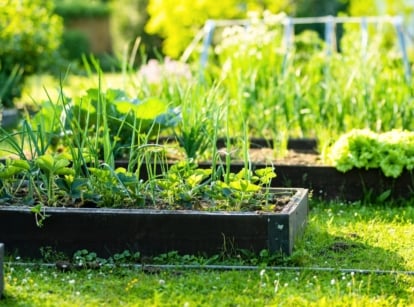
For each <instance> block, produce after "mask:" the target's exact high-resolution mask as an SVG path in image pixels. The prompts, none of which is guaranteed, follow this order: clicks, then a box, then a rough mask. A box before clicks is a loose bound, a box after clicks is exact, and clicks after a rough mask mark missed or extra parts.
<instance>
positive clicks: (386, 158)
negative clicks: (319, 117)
mask: <svg viewBox="0 0 414 307" xmlns="http://www.w3.org/2000/svg"><path fill="white" fill-rule="evenodd" d="M330 156H331V159H332V162H333V164H334V165H335V166H336V168H337V169H338V170H340V171H342V172H346V171H348V170H350V169H352V168H364V169H372V168H379V169H381V171H382V172H383V173H384V174H385V175H386V176H388V177H393V178H397V177H398V176H400V175H401V173H402V172H403V171H404V170H408V171H411V170H413V168H414V158H413V156H414V134H413V132H411V131H402V130H392V131H389V132H384V133H375V132H372V131H370V130H367V129H365V130H352V131H350V132H349V133H346V134H344V135H342V136H341V137H340V138H339V139H338V140H337V141H336V142H335V143H334V144H333V146H332V148H331V151H330Z"/></svg>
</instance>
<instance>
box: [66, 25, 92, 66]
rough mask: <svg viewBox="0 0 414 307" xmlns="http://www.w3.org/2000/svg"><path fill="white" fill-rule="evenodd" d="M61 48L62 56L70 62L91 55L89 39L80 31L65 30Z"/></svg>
mask: <svg viewBox="0 0 414 307" xmlns="http://www.w3.org/2000/svg"><path fill="white" fill-rule="evenodd" d="M61 48H62V51H61V52H62V55H63V56H64V57H65V58H67V59H69V60H79V59H81V58H82V55H88V54H89V53H90V43H89V39H88V37H87V36H86V34H85V33H84V32H82V31H79V30H65V32H64V33H63V36H62V46H61Z"/></svg>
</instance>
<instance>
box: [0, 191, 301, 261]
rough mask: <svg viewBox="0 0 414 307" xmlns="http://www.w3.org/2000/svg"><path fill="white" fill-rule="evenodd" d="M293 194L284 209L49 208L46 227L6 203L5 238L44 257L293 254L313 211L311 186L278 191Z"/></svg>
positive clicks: (2, 214)
mask: <svg viewBox="0 0 414 307" xmlns="http://www.w3.org/2000/svg"><path fill="white" fill-rule="evenodd" d="M271 192H272V193H279V194H281V195H282V196H284V197H286V196H288V197H290V200H289V202H288V203H287V204H286V205H285V206H284V207H283V209H282V210H281V211H280V212H270V213H268V212H205V211H194V210H168V211H167V210H148V209H104V208H99V209H89V208H79V209H77V208H45V214H47V215H48V216H49V217H48V218H47V219H46V220H45V221H44V225H43V227H41V228H40V227H38V226H37V225H36V223H35V217H34V214H33V213H32V212H31V211H30V209H29V208H24V207H15V206H14V207H10V206H2V207H0V241H2V242H4V243H5V244H6V245H7V248H8V251H10V252H11V251H17V252H18V254H19V255H20V256H28V257H38V256H40V254H39V251H40V248H41V247H46V246H50V247H52V248H53V249H54V250H56V251H61V252H64V253H68V254H71V253H74V252H75V251H77V250H80V249H88V250H90V251H94V252H97V253H98V254H100V255H106V256H109V255H112V254H114V253H118V252H122V251H123V250H125V249H128V250H130V251H139V252H140V253H141V254H142V255H157V254H160V253H165V252H168V251H178V252H180V253H190V254H200V253H202V254H208V255H211V254H217V253H219V252H220V251H222V250H223V248H232V249H233V248H238V249H248V250H251V251H254V252H259V251H261V250H263V249H268V250H269V251H270V252H282V253H285V254H290V253H291V252H292V250H293V246H294V243H295V241H296V239H297V238H298V237H299V236H300V235H301V234H302V233H303V231H304V228H305V225H306V221H307V214H308V191H307V190H306V189H272V190H271Z"/></svg>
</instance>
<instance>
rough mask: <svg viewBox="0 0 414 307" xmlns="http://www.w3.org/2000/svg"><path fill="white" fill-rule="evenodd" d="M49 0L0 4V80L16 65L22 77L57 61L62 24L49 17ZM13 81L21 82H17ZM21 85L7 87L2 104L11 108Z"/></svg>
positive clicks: (26, 0)
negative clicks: (21, 72)
mask: <svg viewBox="0 0 414 307" xmlns="http://www.w3.org/2000/svg"><path fill="white" fill-rule="evenodd" d="M53 3H54V1H53V0H6V1H2V2H1V3H0V46H1V48H0V80H2V79H5V78H6V77H7V76H10V75H11V74H12V73H13V70H14V69H15V68H16V66H18V67H19V68H21V69H22V70H23V74H24V75H30V74H34V73H38V72H40V71H42V69H43V70H44V69H46V68H50V66H51V65H52V64H53V61H56V60H58V54H57V50H58V48H59V46H60V43H61V35H62V31H63V23H62V20H61V18H60V17H58V16H57V15H54V14H53ZM16 81H21V79H17V80H16ZM21 86H22V84H21V83H20V82H16V83H14V84H12V85H11V86H9V89H8V92H7V93H6V94H4V96H3V102H2V103H3V104H4V105H5V106H7V107H10V106H12V105H13V98H14V97H16V96H19V95H20V88H21Z"/></svg>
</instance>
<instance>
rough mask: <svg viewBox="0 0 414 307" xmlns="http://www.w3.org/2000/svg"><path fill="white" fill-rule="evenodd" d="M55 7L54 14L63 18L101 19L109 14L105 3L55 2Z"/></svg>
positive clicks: (68, 0) (78, 0)
mask: <svg viewBox="0 0 414 307" xmlns="http://www.w3.org/2000/svg"><path fill="white" fill-rule="evenodd" d="M55 5H56V8H55V13H56V14H58V15H59V16H62V17H63V18H78V17H103V16H109V14H110V13H111V10H110V7H109V5H108V4H107V3H104V2H102V1H96V0H95V1H84V0H55Z"/></svg>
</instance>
